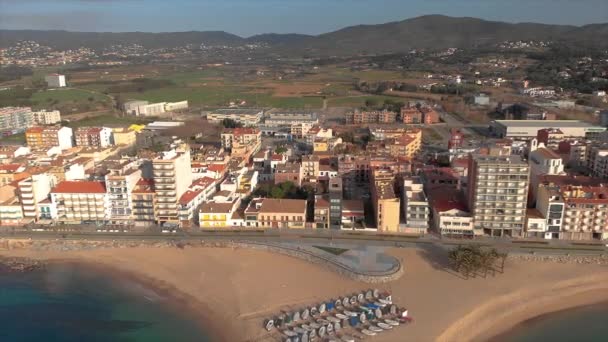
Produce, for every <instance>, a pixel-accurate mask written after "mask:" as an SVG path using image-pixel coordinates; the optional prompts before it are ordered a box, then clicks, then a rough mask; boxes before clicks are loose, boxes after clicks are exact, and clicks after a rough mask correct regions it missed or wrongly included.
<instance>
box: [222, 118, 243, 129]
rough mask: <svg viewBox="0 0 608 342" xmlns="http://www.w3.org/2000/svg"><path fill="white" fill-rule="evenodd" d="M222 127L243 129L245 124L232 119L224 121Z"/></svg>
mask: <svg viewBox="0 0 608 342" xmlns="http://www.w3.org/2000/svg"><path fill="white" fill-rule="evenodd" d="M222 126H224V128H239V127H243V124H242V123H240V122H237V121H234V120H232V119H224V120H222Z"/></svg>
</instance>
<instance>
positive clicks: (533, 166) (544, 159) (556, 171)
mask: <svg viewBox="0 0 608 342" xmlns="http://www.w3.org/2000/svg"><path fill="white" fill-rule="evenodd" d="M529 164H530V201H531V203H534V202H535V201H536V195H537V192H538V184H539V183H540V176H541V175H565V174H566V173H565V172H564V164H563V161H562V158H561V157H560V156H559V155H558V154H557V153H555V152H553V151H552V150H550V149H548V148H544V147H541V148H538V149H536V150H534V151H532V152H530V155H529Z"/></svg>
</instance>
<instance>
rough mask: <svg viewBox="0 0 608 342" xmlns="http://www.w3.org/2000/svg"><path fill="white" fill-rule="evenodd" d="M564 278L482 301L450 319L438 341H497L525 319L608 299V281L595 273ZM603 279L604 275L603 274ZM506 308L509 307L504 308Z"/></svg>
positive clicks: (595, 303)
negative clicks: (538, 286) (561, 280)
mask: <svg viewBox="0 0 608 342" xmlns="http://www.w3.org/2000/svg"><path fill="white" fill-rule="evenodd" d="M580 281H581V280H577V281H567V282H563V283H559V284H556V285H554V286H553V287H552V288H550V289H544V290H543V289H535V290H531V291H518V292H515V293H511V294H507V295H503V296H501V297H497V298H495V299H491V300H489V301H487V302H485V303H481V304H480V305H478V306H477V307H475V308H474V309H473V310H472V311H471V312H470V313H469V314H467V315H466V316H464V317H462V318H461V319H459V320H458V321H456V322H453V323H452V324H451V325H450V326H449V327H448V328H447V329H445V330H444V331H443V332H442V333H441V335H440V336H439V337H438V338H437V341H442V342H448V341H459V340H461V341H463V340H467V341H500V337H501V336H508V335H509V332H510V331H512V330H513V329H516V328H517V326H519V325H521V324H524V323H525V322H526V321H530V320H534V319H537V318H540V317H543V316H548V315H551V314H554V313H557V312H560V311H566V310H571V309H575V308H578V307H585V306H590V305H598V304H602V303H608V284H603V283H602V280H600V279H597V278H596V277H589V278H588V279H586V280H583V282H582V283H580ZM603 281H604V282H605V281H606V278H605V277H603ZM505 308H508V309H505Z"/></svg>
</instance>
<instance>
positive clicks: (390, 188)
mask: <svg viewBox="0 0 608 342" xmlns="http://www.w3.org/2000/svg"><path fill="white" fill-rule="evenodd" d="M370 183H371V194H372V196H371V198H372V204H373V206H374V215H375V219H376V227H377V229H378V231H379V232H392V233H394V232H398V231H399V208H400V205H401V202H400V200H399V197H397V196H396V195H395V188H394V186H395V175H394V173H393V172H392V171H391V170H384V169H378V170H373V171H372V172H371V177H370Z"/></svg>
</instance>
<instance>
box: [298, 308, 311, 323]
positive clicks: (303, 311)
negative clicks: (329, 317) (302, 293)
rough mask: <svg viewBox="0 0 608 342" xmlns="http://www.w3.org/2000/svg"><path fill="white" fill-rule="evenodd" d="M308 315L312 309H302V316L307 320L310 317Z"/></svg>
mask: <svg viewBox="0 0 608 342" xmlns="http://www.w3.org/2000/svg"><path fill="white" fill-rule="evenodd" d="M308 316H310V310H308V309H304V310H302V313H301V314H300V317H301V318H302V319H303V320H307V319H308Z"/></svg>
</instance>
